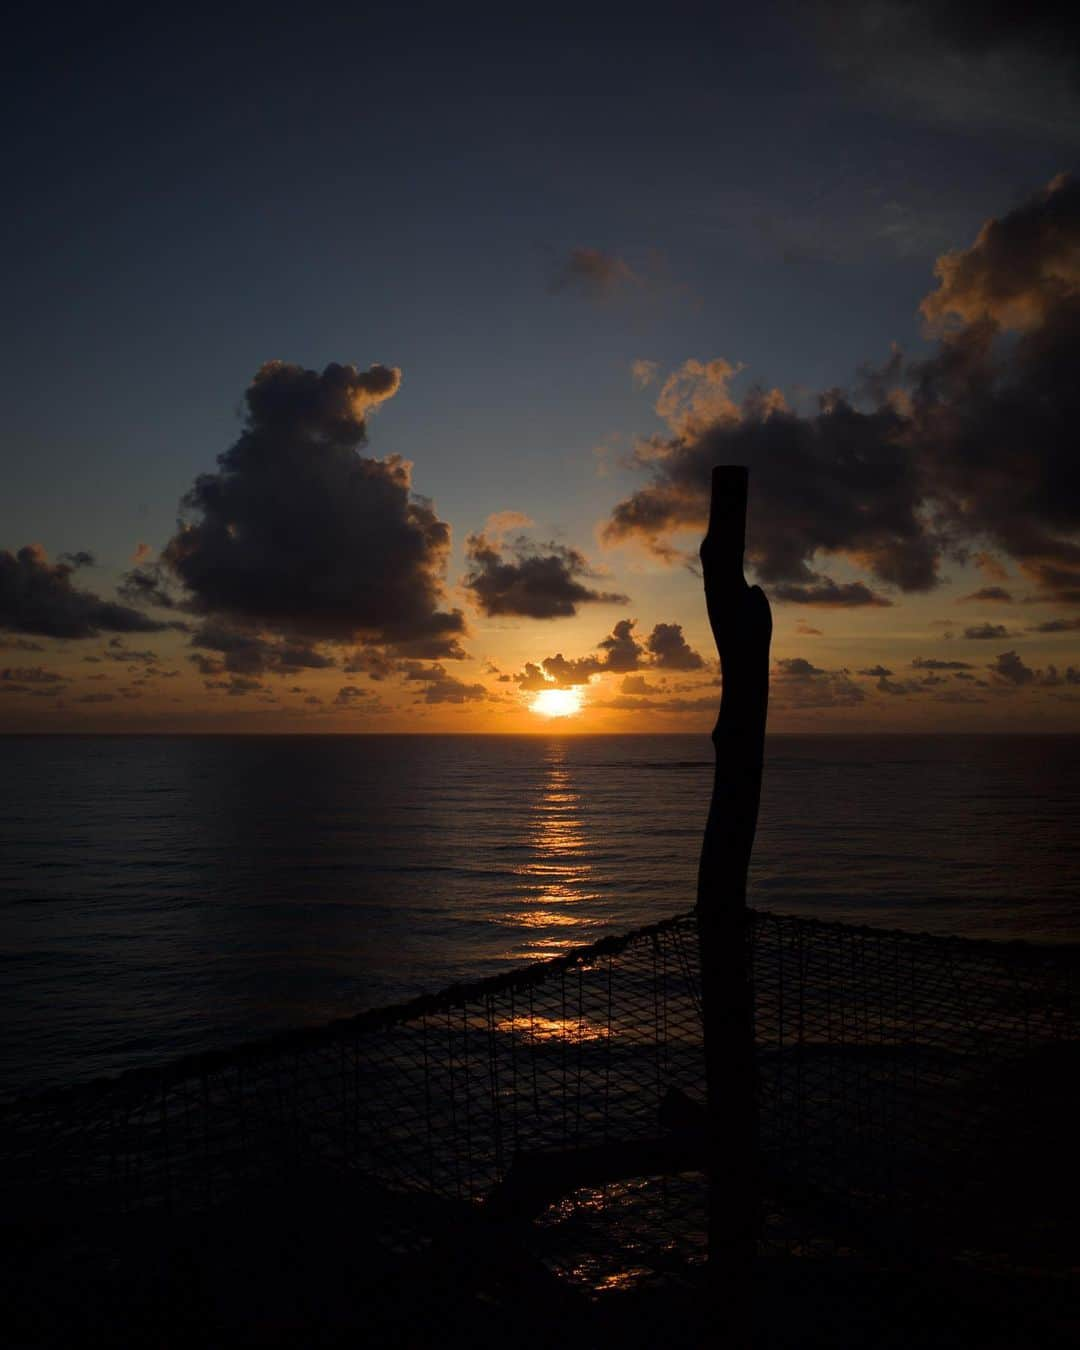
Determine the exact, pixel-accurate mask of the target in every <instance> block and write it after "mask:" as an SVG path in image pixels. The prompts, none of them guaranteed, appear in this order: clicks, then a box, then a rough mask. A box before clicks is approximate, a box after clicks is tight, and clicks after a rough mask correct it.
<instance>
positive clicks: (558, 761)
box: [501, 741, 597, 961]
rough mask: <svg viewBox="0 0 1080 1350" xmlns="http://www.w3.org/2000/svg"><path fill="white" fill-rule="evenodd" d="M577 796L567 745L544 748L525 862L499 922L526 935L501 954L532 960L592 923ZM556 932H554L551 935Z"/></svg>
mask: <svg viewBox="0 0 1080 1350" xmlns="http://www.w3.org/2000/svg"><path fill="white" fill-rule="evenodd" d="M581 808H582V800H581V794H580V792H578V790H577V788H576V787H575V786H574V780H573V776H572V774H571V771H570V768H569V766H568V765H567V762H566V746H565V744H563V743H562V742H561V741H553V742H552V743H551V744H550V746H549V747H548V751H547V760H546V764H545V775H544V780H543V783H542V785H541V787H540V790H539V795H538V796H537V798H536V801H535V802H534V805H533V825H532V829H531V831H530V833H529V835H528V840H527V842H528V845H529V854H530V856H529V857H528V859H527V860H526V861H525V862H524V863H522V864H521V866H520V867H518V868H516V869H515V876H516V880H517V888H516V889H517V895H516V897H515V900H514V904H513V907H512V908H511V909H509V910H508V911H507V912H506V913H505V914H503V915H501V918H502V920H503V922H505V923H507V924H510V925H513V926H515V927H518V928H525V929H528V930H530V931H529V934H528V937H527V939H526V940H525V941H523V942H522V943H520V944H519V945H517V946H516V947H515V948H514V950H512V951H510V952H507V953H506V955H507V956H508V957H511V958H513V959H518V960H522V959H524V960H530V961H536V960H539V959H541V958H543V957H545V956H557V955H558V954H559V953H560V952H562V951H566V950H567V949H569V948H572V947H577V946H580V945H581V944H582V942H584V941H586V940H587V938H586V930H587V929H588V928H589V927H590V925H591V923H592V922H593V921H594V920H593V917H592V915H590V913H589V912H588V910H587V909H583V908H582V907H583V906H584V905H585V904H586V903H587V902H588V901H590V900H596V899H597V892H596V890H595V889H594V888H593V885H592V865H591V864H590V863H589V861H588V859H587V857H586V837H585V831H584V828H583V821H582V814H581ZM552 930H556V931H552Z"/></svg>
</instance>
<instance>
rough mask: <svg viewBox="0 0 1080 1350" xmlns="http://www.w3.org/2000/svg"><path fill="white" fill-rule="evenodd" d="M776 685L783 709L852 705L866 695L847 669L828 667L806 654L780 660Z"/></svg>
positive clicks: (774, 688) (846, 706) (777, 702)
mask: <svg viewBox="0 0 1080 1350" xmlns="http://www.w3.org/2000/svg"><path fill="white" fill-rule="evenodd" d="M772 686H773V695H774V696H775V702H776V705H777V707H780V708H792V709H804V708H805V709H810V708H850V707H853V706H854V705H855V704H857V703H862V702H863V701H864V700H865V698H866V693H865V691H864V690H863V689H862V688H861V687H860V686H859V685H857V684H856V683H855V681H854V680H853V679H852V678H851V676H850V675H849V674H848V672H847V671H846V670H825V669H823V668H822V667H821V666H815V665H814V663H813V662H812V661H807V660H806V658H805V657H802V656H788V657H784V658H782V659H781V660H779V661H777V663H776V668H775V669H774V671H773V676H772Z"/></svg>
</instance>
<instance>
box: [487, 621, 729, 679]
mask: <svg viewBox="0 0 1080 1350" xmlns="http://www.w3.org/2000/svg"><path fill="white" fill-rule="evenodd" d="M636 628H637V620H636V619H620V620H619V622H618V623H617V624H616V625H615V626H614V628H613V629H612V631H611V632H610V633H609V634H608V636H607V637H605V638H602V639H601V641H600V642H598V643H597V644H596V648H597V651H596V654H595V655H590V656H578V657H573V658H567V657H565V656H563V654H562V653H561V652H557V653H556V654H555V655H554V656H546V657H545V658H544V659H543V661H541V662H539V664H536V663H534V662H531V661H530V662H527V663H526V665H525V668H524V670H523V671H522V672H521V673H520V674H518V675H516V676H514V677H513V679H514V683H516V684H517V686H518V688H519V689H522V690H527V691H528V690H535V689H545V688H551V687H552V685H555V686H557V687H560V688H569V687H571V686H574V685H582V684H588V683H589V681H590V680H591V679H592V677H593V676H594V675H603V674H618V675H621V674H625V673H627V672H629V671H634V670H641V669H648V670H681V671H693V670H701V669H703V668H704V666H705V662H704V660H703V659H702V657H701V656H700V655H699V654H698V653H697V652H695V651H694V650H693V648H692V647H691V646H690V645H689V643H688V642H687V641H686V638H685V637H684V636H683V630H682V625H681V624H677V623H658V624H656V625H654V627H653V629H652V632H651V633H649V635H648V636H647V637H646V639H645V641H644V642H640V641H639V640H638V636H637V632H636Z"/></svg>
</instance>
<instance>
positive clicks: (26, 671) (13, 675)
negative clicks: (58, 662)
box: [0, 666, 65, 685]
mask: <svg viewBox="0 0 1080 1350" xmlns="http://www.w3.org/2000/svg"><path fill="white" fill-rule="evenodd" d="M64 678H65V676H63V675H58V674H57V673H56V671H55V670H46V669H45V668H44V666H7V667H5V668H4V669H3V670H0V680H5V681H8V680H13V681H15V682H16V683H18V684H24V685H25V684H56V683H58V682H59V681H61V680H63V679H64Z"/></svg>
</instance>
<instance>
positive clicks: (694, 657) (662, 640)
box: [645, 623, 705, 670]
mask: <svg viewBox="0 0 1080 1350" xmlns="http://www.w3.org/2000/svg"><path fill="white" fill-rule="evenodd" d="M645 645H646V647H647V648H648V651H649V657H650V661H649V664H650V665H652V666H656V667H657V669H659V670H701V668H702V667H703V666H704V665H705V662H704V660H703V659H702V657H701V656H700V655H699V654H698V653H697V652H695V651H694V650H693V648H692V647H691V646H690V644H689V643H688V642H687V641H686V638H685V637H683V630H682V624H679V623H658V624H657V625H656V626H655V627H654V628H653V630H652V632H651V633H650V634H649V637H648V639H647V641H646V644H645Z"/></svg>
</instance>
